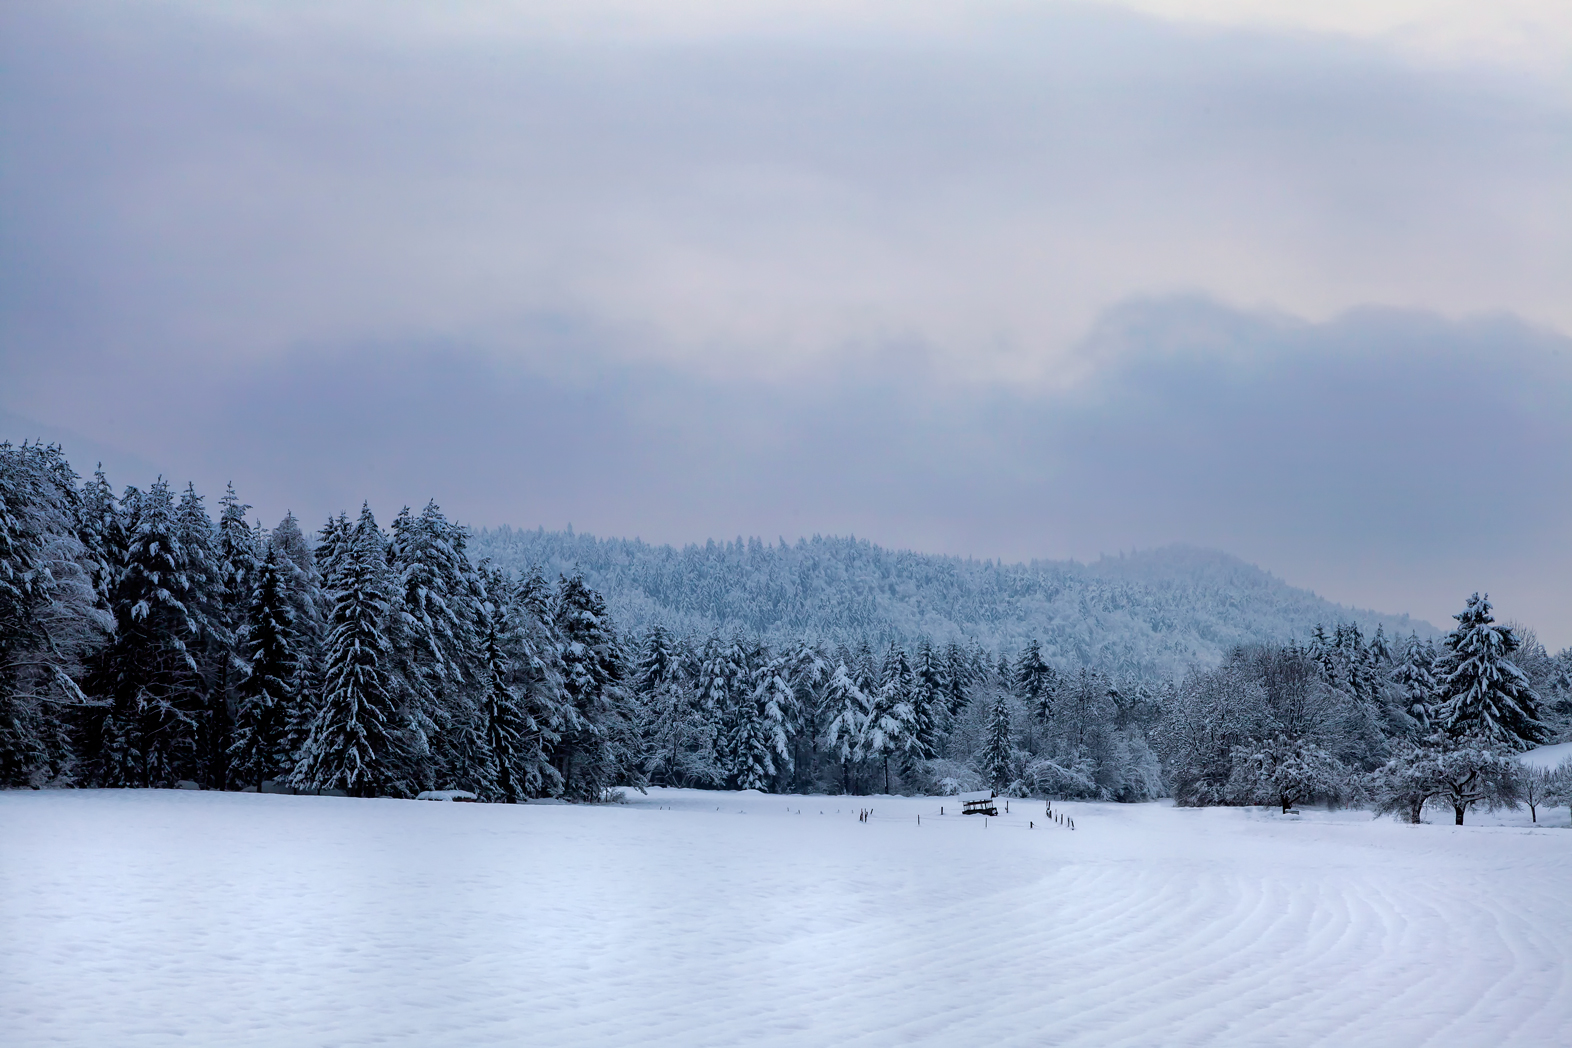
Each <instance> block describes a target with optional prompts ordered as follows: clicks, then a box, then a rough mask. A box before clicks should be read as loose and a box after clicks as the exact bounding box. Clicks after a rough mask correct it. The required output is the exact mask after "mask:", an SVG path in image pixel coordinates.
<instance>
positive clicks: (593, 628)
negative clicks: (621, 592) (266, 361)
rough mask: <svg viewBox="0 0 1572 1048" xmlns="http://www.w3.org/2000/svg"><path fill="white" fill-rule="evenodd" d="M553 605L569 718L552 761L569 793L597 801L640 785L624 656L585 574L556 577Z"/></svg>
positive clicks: (601, 601)
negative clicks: (626, 785) (624, 786)
mask: <svg viewBox="0 0 1572 1048" xmlns="http://www.w3.org/2000/svg"><path fill="white" fill-rule="evenodd" d="M556 608H557V611H556V624H557V632H558V634H559V635H560V636H561V638H562V664H563V682H564V691H565V693H566V698H567V704H566V710H567V712H568V714H569V716H568V717H566V718H565V721H566V726H565V730H564V731H563V733H562V741H561V743H560V744H559V745H558V747H557V750H556V753H555V754H554V762H555V763H556V766H557V770H558V772H559V773H560V774H561V776H562V783H563V789H564V790H565V791H566V792H567V793H568V794H569V795H571V796H575V797H581V798H584V799H586V800H599V799H600V798H601V797H602V796H604V794H605V791H606V790H607V789H609V788H610V787H612V786H614V785H616V784H617V783H618V782H619V781H630V782H632V783H633V784H635V785H641V784H642V780H641V777H640V776H639V775H638V774H637V773H636V771H635V769H634V767H633V766H632V765H633V764H634V762H635V760H636V757H637V753H636V749H637V740H636V739H635V738H634V737H633V731H632V725H631V723H630V722H629V719H628V716H627V713H628V710H627V704H628V696H627V689H626V686H625V683H624V677H625V673H626V671H625V669H624V661H625V657H624V655H623V652H622V645H621V642H620V641H619V639H618V637H617V632H616V628H615V626H614V625H613V624H612V622H611V618H610V616H609V615H607V614H606V604H605V601H604V600H602V599H601V596H600V594H598V593H596V592H595V591H594V590H592V589H590V588H589V587H588V586H587V585H585V583H584V578H583V576H581V575H577V574H575V575H574V576H573V577H572V578H562V579H561V580H560V581H559V583H558V588H557V600H556Z"/></svg>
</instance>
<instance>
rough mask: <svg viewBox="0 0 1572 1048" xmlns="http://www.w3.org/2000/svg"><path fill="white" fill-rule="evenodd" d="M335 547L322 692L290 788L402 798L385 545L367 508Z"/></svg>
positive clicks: (405, 786)
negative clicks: (382, 793)
mask: <svg viewBox="0 0 1572 1048" xmlns="http://www.w3.org/2000/svg"><path fill="white" fill-rule="evenodd" d="M325 530H327V532H328V534H331V535H332V536H333V538H334V541H335V548H334V550H333V555H332V557H331V559H330V560H329V563H330V565H331V567H330V571H331V574H330V575H329V576H328V578H327V580H326V582H327V587H328V590H329V592H330V594H331V595H332V600H333V615H332V619H331V620H330V624H331V632H330V633H329V635H328V640H327V656H326V659H325V662H324V667H323V692H322V697H321V700H320V702H319V703H318V707H317V712H316V716H315V718H314V720H313V722H312V725H311V730H310V733H309V734H308V735H307V737H306V740H305V743H304V744H303V745H302V747H301V751H300V754H299V758H298V760H297V763H296V765H295V769H294V772H293V775H292V777H291V778H292V782H293V784H294V785H296V786H297V787H301V788H305V789H319V790H320V789H340V790H344V791H345V792H347V793H349V794H350V795H352V796H357V797H369V796H376V795H377V794H378V793H379V792H392V793H394V794H395V795H397V794H401V793H407V792H408V791H409V785H410V784H409V783H408V781H407V779H406V775H405V770H406V761H405V752H406V743H405V741H404V725H403V723H402V719H403V718H402V716H401V711H400V710H399V708H398V696H399V692H400V687H401V686H400V682H399V681H398V680H397V678H396V674H395V669H394V665H393V647H392V645H391V644H390V643H389V641H388V637H387V625H388V614H389V608H390V605H391V596H390V593H389V588H390V586H389V579H388V567H387V543H386V540H385V539H384V537H383V535H382V530H381V529H380V528H379V527H378V526H377V522H376V518H375V517H373V516H372V513H371V508H370V507H369V506H365V507H362V509H361V513H360V519H359V521H358V522H357V523H356V524H355V526H354V528H353V529H344V528H335V527H332V526H331V525H330V528H329V529H325Z"/></svg>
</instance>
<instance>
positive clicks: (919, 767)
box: [905, 757, 984, 797]
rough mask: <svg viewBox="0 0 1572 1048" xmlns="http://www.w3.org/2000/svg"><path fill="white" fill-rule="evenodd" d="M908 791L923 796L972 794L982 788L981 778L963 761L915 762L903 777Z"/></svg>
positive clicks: (940, 759)
mask: <svg viewBox="0 0 1572 1048" xmlns="http://www.w3.org/2000/svg"><path fill="white" fill-rule="evenodd" d="M905 786H906V788H907V790H908V791H910V792H912V793H916V794H920V795H923V796H929V797H932V796H938V797H953V796H955V795H956V794H958V793H972V792H975V791H977V790H980V789H982V788H983V786H984V783H983V778H982V776H981V775H979V774H978V773H977V769H976V768H973V767H972V766H971V765H970V764H967V763H965V762H964V761H955V760H946V759H944V758H942V757H936V758H934V759H933V760H928V761H917V762H916V763H914V764H913V765H912V766H911V768H910V769H909V770H908V772H907V774H906V777H905Z"/></svg>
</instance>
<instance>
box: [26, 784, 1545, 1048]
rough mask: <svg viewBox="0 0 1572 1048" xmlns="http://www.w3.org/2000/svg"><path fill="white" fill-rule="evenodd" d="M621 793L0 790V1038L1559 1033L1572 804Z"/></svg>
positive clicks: (167, 1040)
mask: <svg viewBox="0 0 1572 1048" xmlns="http://www.w3.org/2000/svg"><path fill="white" fill-rule="evenodd" d="M628 797H629V803H627V804H613V805H604V806H596V807H586V806H581V805H562V804H556V805H546V804H530V805H520V806H507V805H489V804H420V803H413V802H408V801H396V800H357V799H351V798H335V797H310V796H298V797H291V796H283V795H274V794H219V793H193V792H185V791H173V790H170V791H159V790H123V791H88V790H81V791H64V790H63V791H44V792H30V791H12V792H6V793H0V841H4V842H5V844H4V847H3V848H0V938H3V940H4V941H5V942H6V944H7V948H6V949H5V950H4V951H0V1030H4V1031H5V1035H4V1038H3V1040H4V1042H5V1044H6V1045H7V1046H8V1048H29V1046H35V1045H46V1044H49V1045H56V1044H67V1045H101V1044H114V1045H117V1046H125V1048H136V1046H153V1045H158V1046H167V1045H180V1044H189V1045H215V1044H223V1045H240V1046H260V1045H277V1046H298V1045H308V1046H314V1045H368V1044H383V1045H410V1046H417V1045H418V1046H434V1048H435V1046H450V1045H451V1046H471V1045H552V1046H557V1045H568V1046H572V1045H608V1044H641V1045H668V1046H683V1048H686V1046H706V1045H743V1044H746V1045H815V1046H817V1045H843V1044H858V1045H889V1044H917V1045H945V1046H954V1045H1032V1046H1037V1045H1048V1044H1052V1045H1087V1046H1093V1045H1098V1046H1102V1045H1154V1044H1161V1045H1165V1046H1167V1045H1251V1046H1267V1045H1312V1044H1328V1043H1336V1044H1337V1045H1338V1046H1339V1048H1353V1046H1361V1045H1372V1046H1373V1045H1382V1046H1387V1045H1404V1046H1421V1045H1430V1046H1435V1048H1442V1046H1445V1048H1466V1046H1470V1045H1481V1046H1483V1045H1489V1046H1491V1048H1506V1046H1512V1045H1536V1046H1537V1045H1550V1044H1572V909H1569V908H1568V907H1567V906H1566V905H1565V901H1564V895H1565V890H1566V886H1567V874H1566V871H1567V869H1568V868H1569V865H1572V831H1569V829H1568V828H1567V810H1566V809H1565V808H1562V809H1559V810H1558V811H1556V812H1555V813H1552V814H1551V816H1550V818H1549V819H1548V820H1546V821H1545V822H1542V823H1541V824H1540V826H1538V827H1530V826H1529V825H1527V818H1528V816H1527V813H1526V812H1524V813H1504V814H1502V815H1500V816H1499V817H1493V816H1488V815H1485V816H1478V817H1476V816H1475V815H1470V823H1471V824H1470V825H1468V826H1464V827H1453V826H1451V825H1447V824H1446V823H1449V822H1450V818H1449V817H1448V818H1446V819H1445V820H1444V821H1443V820H1442V819H1441V818H1440V817H1437V821H1436V823H1435V824H1432V825H1425V826H1417V827H1415V826H1405V825H1400V824H1397V823H1395V822H1392V821H1391V820H1387V819H1383V820H1372V819H1371V818H1370V817H1369V815H1368V814H1367V813H1365V812H1359V811H1346V812H1335V813H1328V812H1325V811H1318V810H1311V809H1303V812H1304V814H1303V816H1302V817H1301V818H1299V819H1284V818H1281V817H1279V816H1276V815H1273V814H1271V813H1270V812H1269V811H1265V810H1262V809H1205V810H1189V809H1176V808H1173V807H1171V806H1169V805H1168V804H1166V803H1157V804H1144V805H1124V806H1121V805H1113V804H1093V803H1064V802H1058V803H1056V804H1055V805H1054V810H1055V813H1056V814H1057V813H1061V812H1062V813H1064V814H1067V815H1069V816H1071V817H1073V818H1074V820H1075V823H1076V826H1077V829H1076V830H1075V832H1071V831H1069V830H1068V829H1064V828H1062V827H1060V826H1058V825H1056V824H1054V823H1053V822H1050V821H1047V820H1044V819H1043V818H1042V815H1043V805H1042V803H1041V802H1034V801H1024V800H1018V799H1014V800H1013V803H1012V808H1013V811H1014V814H1012V815H1001V816H999V817H997V818H989V819H986V820H983V819H968V818H964V817H962V816H959V815H957V814H954V810H953V808H951V809H949V810H950V811H951V814H950V815H947V816H940V815H939V814H938V811H939V806H940V804H941V803H949V804H952V805H953V803H954V801H953V800H952V799H950V798H927V799H922V798H897V797H872V798H869V797H845V798H834V797H829V798H826V797H782V796H773V795H757V794H753V795H749V796H742V795H739V794H735V793H730V794H728V793H713V792H699V791H682V790H652V791H651V792H650V794H649V795H648V796H641V795H638V794H636V793H630V794H629V795H628ZM864 808H871V809H872V810H873V815H872V817H871V818H870V819H869V820H868V821H867V822H860V821H859V820H858V817H857V813H858V811H859V810H860V809H864ZM744 813H745V814H744ZM919 815H920V816H921V824H920V825H919V824H918V816H919ZM1476 821H1477V822H1479V823H1480V824H1479V825H1474V824H1473V823H1474V822H1476ZM1032 823H1034V824H1035V825H1033V826H1031V828H1028V827H1029V824H1032Z"/></svg>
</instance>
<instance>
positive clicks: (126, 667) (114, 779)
mask: <svg viewBox="0 0 1572 1048" xmlns="http://www.w3.org/2000/svg"><path fill="white" fill-rule="evenodd" d="M121 505H122V506H123V507H124V506H130V507H131V515H130V519H129V521H128V526H127V532H128V544H127V548H126V552H125V558H124V559H125V565H126V567H125V570H124V572H123V573H122V574H121V576H120V577H119V579H118V580H117V581H116V583H115V588H114V592H113V594H112V604H113V609H114V616H115V636H114V640H113V642H112V643H111V644H110V645H109V646H108V647H107V648H105V649H104V651H103V652H102V653H101V655H100V657H99V659H98V664H97V667H96V668H95V670H94V672H93V675H92V680H93V688H94V691H95V692H96V693H97V694H99V695H102V696H104V697H105V698H106V699H107V700H108V703H109V709H108V713H107V716H106V717H105V718H104V720H103V722H102V724H101V727H100V728H99V730H98V732H97V733H96V734H97V743H98V746H97V749H98V752H97V753H96V754H94V755H93V757H94V758H95V760H94V764H95V766H96V767H95V772H96V774H95V776H94V777H95V778H96V779H97V780H98V781H99V782H100V783H102V784H103V785H106V786H173V785H174V784H175V782H176V780H177V779H179V778H180V777H181V776H182V775H183V774H187V773H189V772H192V771H193V770H194V764H195V759H196V749H197V721H198V718H199V717H200V716H201V713H202V681H201V678H200V676H199V674H198V667H197V663H196V660H195V658H194V657H193V655H192V653H191V647H192V645H194V644H195V643H196V642H197V640H198V638H199V636H200V628H201V627H200V623H199V620H198V618H197V616H196V614H195V613H194V612H193V610H192V609H193V608H194V607H196V606H197V605H198V603H199V601H200V599H201V594H200V593H199V592H198V591H197V590H196V588H195V587H194V586H193V585H192V581H191V577H190V575H189V574H188V567H189V565H188V562H187V558H186V552H185V548H184V546H183V544H182V542H181V536H180V527H179V522H178V521H177V519H176V516H175V504H174V497H173V495H172V494H171V493H170V490H169V485H168V483H166V482H165V481H164V480H163V479H162V478H160V479H159V480H157V481H156V482H154V483H153V485H152V486H151V487H149V488H148V490H147V491H146V493H143V492H139V491H137V490H136V489H134V488H132V489H128V491H127V492H126V494H125V495H124V496H122V498H121Z"/></svg>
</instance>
